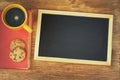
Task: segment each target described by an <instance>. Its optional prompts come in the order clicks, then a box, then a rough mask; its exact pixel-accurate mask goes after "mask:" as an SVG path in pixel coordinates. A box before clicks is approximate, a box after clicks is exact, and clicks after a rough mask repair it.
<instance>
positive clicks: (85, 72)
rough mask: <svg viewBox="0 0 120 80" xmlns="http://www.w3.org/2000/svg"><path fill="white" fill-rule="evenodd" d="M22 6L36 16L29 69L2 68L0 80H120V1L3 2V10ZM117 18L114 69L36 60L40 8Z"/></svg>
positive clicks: (18, 0)
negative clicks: (8, 5)
mask: <svg viewBox="0 0 120 80" xmlns="http://www.w3.org/2000/svg"><path fill="white" fill-rule="evenodd" d="M10 3H19V4H22V5H23V6H24V7H25V8H27V9H30V10H31V11H32V12H33V14H34V22H33V25H34V26H33V33H32V49H31V51H32V53H31V68H30V70H11V69H0V80H120V5H119V4H120V0H0V9H3V8H4V7H5V6H6V5H7V4H10ZM39 8H40V9H49V10H50V9H51V10H62V11H76V12H92V13H105V14H113V15H114V25H113V30H114V31H113V47H112V49H113V51H112V52H113V53H112V66H110V67H107V66H96V65H82V64H70V63H56V62H47V61H35V60H33V56H34V46H35V37H36V23H37V10H38V9H39Z"/></svg>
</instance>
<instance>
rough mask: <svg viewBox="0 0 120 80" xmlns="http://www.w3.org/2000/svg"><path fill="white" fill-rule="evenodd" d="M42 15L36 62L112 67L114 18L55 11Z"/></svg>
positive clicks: (39, 21) (42, 12)
mask: <svg viewBox="0 0 120 80" xmlns="http://www.w3.org/2000/svg"><path fill="white" fill-rule="evenodd" d="M38 14H40V15H38V26H37V27H38V32H37V34H38V36H36V37H37V38H36V44H37V47H35V53H36V55H35V59H38V60H39V59H42V60H46V61H58V62H71V63H72V62H74V63H85V64H87V63H88V64H101V65H102V64H103V65H110V63H111V61H110V59H111V44H112V43H111V42H112V15H105V14H92V13H91V14H90V13H77V12H65V11H52V10H39V13H38ZM36 48H37V49H36Z"/></svg>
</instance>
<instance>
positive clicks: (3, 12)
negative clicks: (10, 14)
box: [2, 4, 27, 29]
mask: <svg viewBox="0 0 120 80" xmlns="http://www.w3.org/2000/svg"><path fill="white" fill-rule="evenodd" d="M12 8H19V9H21V10H22V11H23V12H24V14H25V20H24V22H23V23H22V24H21V25H19V26H16V27H15V26H10V25H8V24H6V21H5V15H6V13H7V11H8V10H10V9H12ZM2 22H3V23H4V25H5V26H6V27H8V28H11V29H18V28H21V27H23V26H24V25H25V24H26V22H27V11H26V9H25V8H24V7H23V6H22V5H20V4H9V5H7V6H6V7H5V8H4V9H3V11H2Z"/></svg>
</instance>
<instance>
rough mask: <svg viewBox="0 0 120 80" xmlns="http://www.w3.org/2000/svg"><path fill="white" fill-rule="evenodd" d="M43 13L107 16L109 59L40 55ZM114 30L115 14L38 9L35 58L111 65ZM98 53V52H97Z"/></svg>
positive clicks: (93, 16)
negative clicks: (98, 59)
mask: <svg viewBox="0 0 120 80" xmlns="http://www.w3.org/2000/svg"><path fill="white" fill-rule="evenodd" d="M42 14H52V15H63V16H77V17H79V16H81V17H89V18H100V19H101V18H103V19H104V18H106V19H108V20H109V22H108V27H109V28H108V37H107V38H108V41H107V59H106V61H97V60H85V59H84V60H83V59H69V58H58V57H48V56H38V54H39V48H40V47H39V43H40V36H41V24H42V22H41V21H42ZM112 30H113V15H110V14H95V13H81V12H69V11H55V10H42V9H39V10H38V22H37V32H36V42H35V52H34V53H35V54H34V59H35V60H41V61H54V62H67V63H81V64H95V65H107V66H110V65H111V55H112ZM96 54H97V53H96Z"/></svg>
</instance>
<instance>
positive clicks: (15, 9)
mask: <svg viewBox="0 0 120 80" xmlns="http://www.w3.org/2000/svg"><path fill="white" fill-rule="evenodd" d="M2 22H3V23H4V25H5V26H6V27H8V28H10V29H14V30H18V29H21V28H24V29H25V30H26V31H28V32H29V33H31V32H32V29H31V28H30V27H29V26H28V25H27V11H26V9H25V8H24V7H23V6H21V5H20V4H9V5H8V6H6V7H5V8H4V9H3V11H2Z"/></svg>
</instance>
